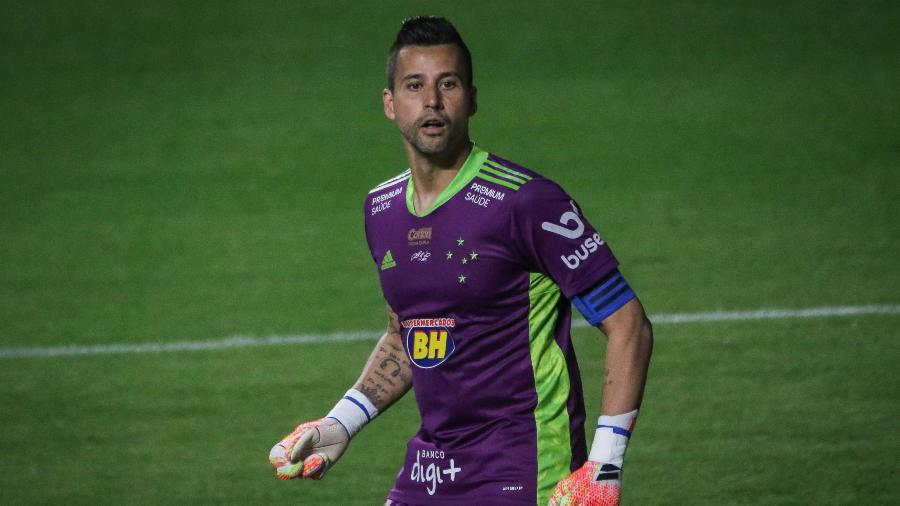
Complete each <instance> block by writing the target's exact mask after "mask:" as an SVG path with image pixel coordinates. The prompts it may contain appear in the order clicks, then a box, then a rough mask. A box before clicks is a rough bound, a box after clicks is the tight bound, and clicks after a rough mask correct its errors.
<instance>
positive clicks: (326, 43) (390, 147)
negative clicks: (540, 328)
mask: <svg viewBox="0 0 900 506" xmlns="http://www.w3.org/2000/svg"><path fill="white" fill-rule="evenodd" d="M423 13H425V14H438V15H444V16H446V17H448V18H449V19H450V20H451V21H452V22H453V23H454V24H455V25H456V27H457V28H458V30H459V31H460V32H461V34H462V35H463V37H464V38H465V40H466V42H467V44H468V45H469V47H470V49H471V51H472V54H473V59H474V66H475V68H474V77H475V84H476V85H477V86H478V97H479V111H478V114H477V115H476V116H475V117H474V118H473V120H472V135H473V138H474V139H475V140H476V141H477V142H478V143H479V145H481V146H482V147H485V148H487V149H489V150H491V151H493V152H495V153H497V154H499V155H501V156H504V157H506V158H510V159H513V160H515V161H517V162H519V163H521V164H522V165H525V166H527V167H530V168H533V169H535V170H537V171H538V172H541V173H543V174H545V175H547V176H549V177H551V178H553V179H555V180H556V181H558V182H559V183H561V184H562V185H563V187H565V188H566V189H567V190H568V191H569V192H570V194H571V195H572V196H573V197H574V198H575V199H576V200H578V201H579V203H580V204H581V206H582V208H583V209H584V212H585V214H586V216H587V217H588V218H589V219H590V220H591V222H592V223H593V224H594V225H595V226H596V227H597V228H598V229H599V230H600V231H601V234H602V235H603V236H604V238H605V239H606V240H607V241H608V242H609V243H610V244H611V245H612V246H613V248H614V250H615V252H616V254H617V256H618V257H619V259H620V261H621V263H622V270H623V272H624V273H625V275H626V276H627V277H628V278H629V280H630V282H631V284H632V286H634V287H635V289H636V291H637V293H638V295H639V296H640V297H641V300H642V302H643V303H644V305H645V307H646V308H647V310H648V312H649V313H650V314H651V319H652V317H653V316H654V315H659V316H661V321H662V322H663V323H660V324H658V325H657V326H656V337H657V343H656V352H655V355H654V362H653V365H652V370H651V376H650V380H649V384H648V387H647V393H646V397H645V404H644V407H643V409H642V415H641V421H640V423H639V424H638V431H637V432H636V434H635V436H636V437H635V438H634V442H633V444H632V448H631V449H630V451H629V457H628V459H627V461H626V475H625V476H626V478H625V496H624V499H623V504H808V503H817V504H851V503H852V504H892V503H895V501H896V500H897V499H896V498H897V497H900V486H898V481H897V479H896V476H897V472H898V465H897V459H896V455H897V454H898V451H900V423H898V422H897V420H898V415H900V405H898V399H900V379H898V375H897V374H896V372H893V373H892V372H891V371H893V370H894V367H895V364H896V362H897V359H898V358H900V353H898V345H897V338H898V337H900V336H898V335H897V324H898V323H900V316H898V309H897V305H898V304H900V289H898V287H900V267H898V260H900V255H898V253H897V252H898V248H900V226H898V223H900V206H898V204H897V198H898V195H900V142H898V132H900V114H898V104H900V36H898V33H900V6H898V4H897V3H896V2H889V1H885V2H877V1H866V2H824V3H823V2H805V1H797V2H774V1H771V2H770V1H755V2H734V3H728V2H725V3H723V2H704V1H654V2H643V3H640V4H638V5H635V4H633V3H631V2H554V3H549V2H523V1H492V2H465V1H460V2H454V3H452V4H448V3H447V2H431V1H426V2H411V1H410V2H391V3H386V2H370V1H356V2H349V1H348V2H331V1H329V2H325V1H321V2H313V1H303V2H275V1H259V2H205V1H191V2H103V1H91V2H88V1H80V0H79V1H70V2H52V1H37V2H26V3H20V2H10V1H2V2H0V118H2V121H0V385H2V386H0V502H2V503H4V504H46V503H61V502H65V503H70V504H107V503H110V504H112V503H118V504H121V503H134V504H161V503H172V504H175V503H182V504H183V503H192V504H198V503H218V504H222V503H233V504H254V503H261V502H263V501H265V502H269V503H272V502H276V501H278V502H282V501H286V502H294V503H298V504H307V503H309V504H314V503H323V502H324V503H327V504H351V505H355V504H360V505H363V504H377V505H380V504H382V503H383V500H384V496H385V494H386V492H387V490H388V489H389V488H390V486H391V484H392V483H393V478H394V475H395V474H396V472H397V470H398V469H399V467H400V465H401V457H402V454H403V451H404V445H405V441H406V439H407V438H408V437H409V436H410V435H411V434H412V433H413V432H414V431H415V430H416V428H417V426H418V418H417V416H418V415H417V412H416V409H415V405H414V403H413V402H412V399H411V398H407V399H404V400H403V401H402V402H401V403H399V404H398V405H397V406H396V407H395V408H393V409H392V410H391V411H388V412H387V413H385V414H384V415H383V416H382V417H381V419H380V420H379V421H378V422H377V423H375V424H374V425H373V426H372V427H369V428H368V429H367V430H366V431H364V432H363V433H362V434H360V436H359V437H358V438H357V439H356V440H355V441H354V443H353V445H352V447H351V450H350V452H349V453H348V454H347V456H346V457H345V458H344V459H343V460H342V461H341V463H340V465H339V466H338V467H336V468H335V469H334V470H332V471H331V473H330V474H329V476H328V477H327V478H326V479H325V480H324V481H322V482H320V483H306V482H303V483H301V482H290V483H284V482H281V481H279V480H276V479H275V478H274V473H273V472H272V470H271V468H270V467H269V466H268V463H267V461H266V457H267V453H268V449H269V447H270V446H271V445H272V444H274V443H275V442H276V441H277V440H278V439H279V438H280V437H281V436H282V435H283V434H284V433H285V432H288V431H289V430H290V429H291V428H292V427H293V426H294V425H295V424H296V423H299V422H301V421H304V420H306V419H311V418H317V417H319V416H322V415H324V414H325V413H326V412H327V411H328V409H330V407H331V406H332V404H333V402H334V401H335V400H336V399H337V398H338V397H339V396H340V395H341V394H342V393H343V392H344V391H345V390H346V388H348V387H349V385H350V384H352V382H353V381H354V380H355V378H356V376H357V375H358V373H359V371H360V369H361V367H362V365H363V363H364V361H365V359H366V357H367V356H368V353H369V351H370V350H371V346H372V344H373V343H374V339H375V338H377V335H378V332H379V331H378V329H380V328H383V326H384V325H385V322H386V319H385V315H384V309H383V308H384V302H383V298H382V297H381V293H380V289H379V287H378V282H377V276H376V271H375V269H374V264H373V262H372V259H371V257H370V256H369V254H368V249H367V247H366V243H365V237H364V234H363V229H362V223H363V211H362V208H363V201H364V197H365V195H366V193H367V191H368V190H369V189H370V188H372V187H374V186H375V185H376V184H378V183H379V182H380V181H383V180H385V179H388V178H390V177H392V176H394V175H396V174H397V173H399V172H400V171H402V170H403V169H404V168H405V167H406V160H405V155H404V152H403V149H402V143H401V140H400V136H399V135H398V133H397V131H396V129H395V127H394V126H393V125H392V124H391V123H390V122H388V121H387V120H386V119H385V118H384V117H383V114H382V111H381V102H380V94H381V90H382V89H383V88H384V87H385V76H384V64H385V58H386V55H387V50H388V48H389V47H390V44H391V43H392V42H393V38H394V36H395V34H396V32H397V30H398V29H399V27H400V22H401V20H402V19H403V18H405V17H408V16H410V15H416V14H423ZM873 305H877V306H886V307H888V309H886V310H884V311H880V314H856V315H850V316H821V317H815V318H799V319H796V318H795V319H773V320H754V321H722V322H695V323H686V324H675V323H671V319H667V317H668V315H671V314H672V313H692V314H693V313H701V314H706V313H709V312H713V311H745V310H758V309H772V308H778V309H789V310H801V309H805V308H817V307H831V308H834V307H839V308H846V307H857V306H873ZM890 308H894V309H890ZM829 312H831V313H833V312H836V311H825V313H829ZM863 313H866V312H865V311H864V312H863ZM869 313H872V311H869ZM358 331H371V336H372V337H371V339H362V340H359V339H357V340H352V341H335V340H334V339H332V338H333V337H334V336H339V335H340V334H338V333H342V332H358ZM291 335H307V336H316V339H318V341H319V342H314V343H307V344H291V345H281V346H270V347H247V348H228V349H210V350H205V351H188V350H182V351H165V352H148V353H105V352H103V353H100V354H97V353H94V354H90V353H88V352H89V351H90V349H94V350H95V351H96V350H101V351H102V350H105V351H111V350H112V349H111V348H109V346H117V345H143V344H148V343H155V344H159V343H162V344H166V343H168V344H172V343H184V342H187V343H196V342H207V341H210V340H219V339H223V338H228V337H233V336H248V337H253V338H265V337H267V336H291ZM574 335H575V339H576V346H577V347H578V350H579V358H580V360H581V363H582V374H583V376H585V379H586V386H587V392H588V394H589V396H588V409H589V413H596V412H597V409H598V406H599V391H600V381H599V378H600V375H601V373H600V371H602V357H603V342H604V341H603V339H602V338H600V337H599V336H600V334H599V332H596V331H592V330H591V329H586V328H578V329H576V330H575V331H574ZM329 336H331V337H329ZM96 346H99V347H100V348H90V347H96ZM61 347H70V348H69V349H70V351H71V350H76V352H78V353H79V354H78V355H60V354H59V353H58V352H59V350H60V349H61ZM104 347H106V348H104ZM148 349H152V348H148ZM35 350H37V351H35ZM41 350H43V351H41ZM47 350H51V351H49V352H48V351H47ZM53 350H56V351H53ZM85 350H87V351H85ZM130 350H131V351H134V350H135V349H134V348H130ZM48 355H49V356H48ZM591 416H593V415H590V416H589V418H591ZM588 434H589V437H590V434H592V430H590V429H589V430H588Z"/></svg>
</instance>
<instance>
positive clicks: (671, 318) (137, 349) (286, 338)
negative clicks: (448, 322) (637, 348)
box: [0, 305, 900, 359]
mask: <svg viewBox="0 0 900 506" xmlns="http://www.w3.org/2000/svg"><path fill="white" fill-rule="evenodd" d="M872 314H900V305H889V306H827V307H812V308H805V309H760V310H756V311H714V312H707V313H669V314H658V315H652V316H650V320H651V321H652V322H653V324H654V325H660V324H680V323H704V322H723V321H745V320H783V319H789V318H825V317H833V316H854V315H872ZM573 326H574V327H587V326H588V323H587V322H586V321H584V320H583V319H577V320H575V321H574V322H573ZM381 332H382V331H380V330H373V331H356V332H332V333H328V334H297V335H283V336H269V337H243V336H235V337H226V338H224V339H214V340H208V341H181V342H174V343H139V344H126V343H121V344H98V345H87V346H79V345H68V346H48V347H10V348H0V359H13V358H25V357H65V356H75V355H114V354H125V353H160V352H167V351H197V350H221V349H226V348H250V347H256V346H275V345H286V344H307V343H330V342H338V341H368V340H372V341H374V340H375V338H376V337H378V336H379V335H381Z"/></svg>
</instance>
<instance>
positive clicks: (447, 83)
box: [441, 79, 458, 90]
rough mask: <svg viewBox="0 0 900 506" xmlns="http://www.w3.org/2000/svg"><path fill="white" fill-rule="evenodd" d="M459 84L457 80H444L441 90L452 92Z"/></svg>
mask: <svg viewBox="0 0 900 506" xmlns="http://www.w3.org/2000/svg"><path fill="white" fill-rule="evenodd" d="M457 84H458V83H457V82H456V80H455V79H444V80H443V81H441V88H443V89H445V90H452V89H453V88H456V86H457Z"/></svg>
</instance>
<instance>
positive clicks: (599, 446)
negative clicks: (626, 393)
mask: <svg viewBox="0 0 900 506" xmlns="http://www.w3.org/2000/svg"><path fill="white" fill-rule="evenodd" d="M637 413H638V410H634V411H629V412H628V413H624V414H621V415H615V416H606V415H603V416H601V417H600V418H599V419H597V431H596V432H594V442H593V444H591V453H590V454H589V455H588V460H590V461H592V462H600V463H602V464H613V465H615V466H618V467H619V468H621V467H622V462H624V460H625V449H626V447H627V446H628V439H629V438H630V437H631V429H633V428H634V422H635V420H636V419H637Z"/></svg>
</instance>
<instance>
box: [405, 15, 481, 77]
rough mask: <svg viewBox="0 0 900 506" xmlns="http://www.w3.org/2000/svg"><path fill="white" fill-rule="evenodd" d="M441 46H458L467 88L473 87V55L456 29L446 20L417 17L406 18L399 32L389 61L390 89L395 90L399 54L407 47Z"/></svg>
mask: <svg viewBox="0 0 900 506" xmlns="http://www.w3.org/2000/svg"><path fill="white" fill-rule="evenodd" d="M440 44H456V45H457V46H458V47H459V49H460V52H461V53H462V58H463V65H464V66H465V69H466V74H467V76H466V87H468V88H471V87H472V54H471V53H469V48H468V47H466V43H465V42H463V40H462V37H461V36H460V35H459V32H457V31H456V28H454V27H453V25H452V24H450V22H449V21H447V20H446V19H444V18H442V17H439V16H415V17H412V18H406V19H404V20H403V23H402V25H401V27H400V31H399V32H397V38H396V39H395V40H394V45H393V46H391V52H390V54H389V55H388V61H387V84H388V89H390V90H393V89H394V74H395V73H396V72H397V53H398V52H399V51H400V50H401V49H403V48H404V47H406V46H437V45H440Z"/></svg>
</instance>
